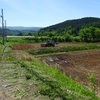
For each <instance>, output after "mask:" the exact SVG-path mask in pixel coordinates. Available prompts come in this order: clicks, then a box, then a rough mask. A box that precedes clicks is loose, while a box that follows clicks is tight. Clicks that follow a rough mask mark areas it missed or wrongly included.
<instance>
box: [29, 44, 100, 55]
mask: <svg viewBox="0 0 100 100" xmlns="http://www.w3.org/2000/svg"><path fill="white" fill-rule="evenodd" d="M89 49H100V45H98V44H87V45H79V46H63V47H42V48H39V49H37V48H35V49H30V50H28V51H29V53H30V54H34V55H37V54H48V53H60V52H69V51H81V50H89Z"/></svg>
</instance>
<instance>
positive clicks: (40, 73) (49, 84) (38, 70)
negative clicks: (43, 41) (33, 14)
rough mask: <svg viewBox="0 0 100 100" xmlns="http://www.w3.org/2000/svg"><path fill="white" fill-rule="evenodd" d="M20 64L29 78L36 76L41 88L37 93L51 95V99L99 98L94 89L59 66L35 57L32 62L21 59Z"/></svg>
mask: <svg viewBox="0 0 100 100" xmlns="http://www.w3.org/2000/svg"><path fill="white" fill-rule="evenodd" d="M19 64H20V66H21V67H22V68H24V69H26V70H27V72H28V73H27V75H26V78H27V79H28V80H30V79H32V77H34V76H35V77H36V79H37V80H39V81H40V83H41V84H42V85H41V88H40V89H39V90H38V91H37V93H36V95H40V94H41V95H44V96H49V98H50V100H55V99H56V98H59V99H60V100H98V98H97V97H96V95H95V93H94V92H93V91H92V90H88V89H86V88H85V87H84V86H83V85H82V84H80V83H78V82H75V81H73V80H72V79H71V78H70V77H67V76H66V75H65V74H64V73H61V72H60V71H59V70H58V69H57V68H51V67H49V66H46V65H44V64H43V63H40V62H38V61H37V59H34V60H33V61H32V62H31V63H30V62H25V61H21V62H19Z"/></svg>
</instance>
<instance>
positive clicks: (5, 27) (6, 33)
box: [4, 20, 7, 42]
mask: <svg viewBox="0 0 100 100" xmlns="http://www.w3.org/2000/svg"><path fill="white" fill-rule="evenodd" d="M6 29H7V27H6V20H5V32H4V33H5V37H6V42H7V31H6Z"/></svg>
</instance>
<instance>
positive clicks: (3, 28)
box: [1, 9, 5, 45]
mask: <svg viewBox="0 0 100 100" xmlns="http://www.w3.org/2000/svg"><path fill="white" fill-rule="evenodd" d="M1 18H2V44H3V45H4V36H5V35H4V16H3V9H1Z"/></svg>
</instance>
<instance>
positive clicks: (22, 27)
mask: <svg viewBox="0 0 100 100" xmlns="http://www.w3.org/2000/svg"><path fill="white" fill-rule="evenodd" d="M41 28H42V27H25V26H7V29H10V30H32V31H38V30H40V29H41Z"/></svg>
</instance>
